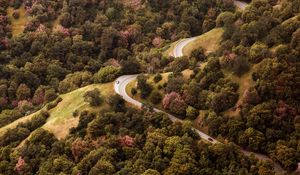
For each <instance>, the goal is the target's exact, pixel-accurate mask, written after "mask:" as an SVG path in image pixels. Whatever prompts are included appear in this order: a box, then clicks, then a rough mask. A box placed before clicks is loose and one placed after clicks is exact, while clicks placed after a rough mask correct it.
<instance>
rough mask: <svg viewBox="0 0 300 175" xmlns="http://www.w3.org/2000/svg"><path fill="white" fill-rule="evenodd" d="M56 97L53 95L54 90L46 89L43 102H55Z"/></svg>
mask: <svg viewBox="0 0 300 175" xmlns="http://www.w3.org/2000/svg"><path fill="white" fill-rule="evenodd" d="M57 97H58V95H57V94H56V93H55V90H54V89H48V90H46V92H45V100H46V102H50V101H53V100H55V99H56V98H57Z"/></svg>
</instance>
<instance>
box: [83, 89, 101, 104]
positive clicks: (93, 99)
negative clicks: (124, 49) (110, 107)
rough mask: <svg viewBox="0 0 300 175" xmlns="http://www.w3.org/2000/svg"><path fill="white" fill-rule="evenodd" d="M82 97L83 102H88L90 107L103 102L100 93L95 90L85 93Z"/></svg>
mask: <svg viewBox="0 0 300 175" xmlns="http://www.w3.org/2000/svg"><path fill="white" fill-rule="evenodd" d="M83 97H84V101H85V102H88V103H89V104H90V105H91V106H99V105H100V104H101V103H102V101H103V100H102V98H101V94H100V91H99V90H98V89H96V88H95V89H94V90H91V91H88V92H86V93H85V94H84V95H83Z"/></svg>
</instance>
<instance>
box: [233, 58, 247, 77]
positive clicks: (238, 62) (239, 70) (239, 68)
mask: <svg viewBox="0 0 300 175" xmlns="http://www.w3.org/2000/svg"><path fill="white" fill-rule="evenodd" d="M249 69H250V64H249V62H248V59H247V58H246V57H237V58H236V59H235V60H234V62H233V67H232V71H233V73H234V74H236V75H238V76H241V75H243V74H244V73H246V72H248V71H249Z"/></svg>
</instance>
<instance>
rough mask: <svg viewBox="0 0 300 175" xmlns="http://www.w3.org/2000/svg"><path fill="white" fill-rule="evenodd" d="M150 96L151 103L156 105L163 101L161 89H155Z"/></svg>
mask: <svg viewBox="0 0 300 175" xmlns="http://www.w3.org/2000/svg"><path fill="white" fill-rule="evenodd" d="M149 98H150V101H151V103H153V104H155V105H156V104H158V103H159V102H160V101H161V99H162V95H161V93H160V92H159V91H156V90H154V91H152V92H151V94H150V97H149Z"/></svg>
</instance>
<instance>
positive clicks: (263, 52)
mask: <svg viewBox="0 0 300 175" xmlns="http://www.w3.org/2000/svg"><path fill="white" fill-rule="evenodd" d="M268 55H269V50H268V46H266V45H265V44H263V43H258V42H257V43H255V44H253V45H252V46H251V48H250V53H249V57H250V61H251V62H252V63H259V62H260V61H261V60H262V59H263V58H266V57H267V56H268Z"/></svg>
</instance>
